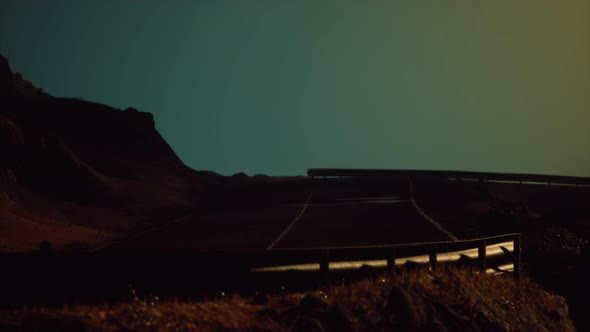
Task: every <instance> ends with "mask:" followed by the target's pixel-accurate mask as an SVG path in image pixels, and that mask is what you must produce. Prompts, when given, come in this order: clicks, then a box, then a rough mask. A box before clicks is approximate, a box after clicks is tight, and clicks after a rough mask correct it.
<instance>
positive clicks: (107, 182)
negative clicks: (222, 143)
mask: <svg viewBox="0 0 590 332" xmlns="http://www.w3.org/2000/svg"><path fill="white" fill-rule="evenodd" d="M204 174H210V172H207V173H204ZM200 175H202V174H201V173H200V172H197V171H194V170H192V169H190V168H189V167H187V166H186V165H184V164H183V163H182V161H181V160H180V159H179V158H178V156H176V154H175V153H174V151H173V150H172V149H171V148H170V146H169V145H168V144H167V143H166V141H165V140H164V139H163V138H162V137H161V136H160V134H159V133H158V131H157V130H156V128H155V124H154V119H153V116H152V114H150V113H146V112H140V111H137V110H136V109H133V108H128V109H126V110H124V111H122V110H120V109H116V108H113V107H110V106H107V105H103V104H98V103H93V102H88V101H84V100H80V99H71V98H56V97H53V96H50V95H48V94H46V93H44V92H43V91H42V90H41V89H38V88H36V87H35V86H34V85H33V84H32V83H31V82H29V81H26V80H24V79H23V78H22V76H21V75H20V74H18V73H17V74H15V73H13V72H12V70H11V69H10V67H9V65H8V61H7V60H6V59H5V58H4V57H2V56H0V251H30V250H37V249H38V248H39V242H40V241H42V240H48V241H49V242H50V243H51V244H53V245H54V247H56V248H61V249H67V248H71V249H74V248H75V247H76V248H77V249H80V248H90V247H92V246H95V245H98V244H100V243H105V242H108V241H110V240H112V239H113V238H116V237H120V236H124V235H125V234H128V233H130V232H133V231H134V230H138V229H142V228H146V227H149V226H150V225H152V224H154V223H158V222H163V221H166V220H168V219H170V218H174V217H176V216H178V215H182V214H186V213H188V212H189V211H191V209H193V208H194V207H195V204H198V200H199V199H198V198H199V197H200V196H202V195H203V193H204V187H203V186H201V185H200V184H199V180H197V179H198V178H199V177H200ZM203 176H204V175H203ZM207 176H211V175H207Z"/></svg>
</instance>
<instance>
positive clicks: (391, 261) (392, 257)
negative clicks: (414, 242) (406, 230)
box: [387, 247, 395, 271]
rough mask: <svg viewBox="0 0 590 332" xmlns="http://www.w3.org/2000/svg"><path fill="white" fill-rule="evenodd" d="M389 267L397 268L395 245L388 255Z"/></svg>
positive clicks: (390, 268) (389, 268)
mask: <svg viewBox="0 0 590 332" xmlns="http://www.w3.org/2000/svg"><path fill="white" fill-rule="evenodd" d="M387 269H388V270H390V271H393V270H395V247H394V248H391V252H390V253H389V256H387Z"/></svg>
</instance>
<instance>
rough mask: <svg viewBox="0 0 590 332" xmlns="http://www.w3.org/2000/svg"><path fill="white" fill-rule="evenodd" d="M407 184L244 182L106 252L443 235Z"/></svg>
mask: <svg viewBox="0 0 590 332" xmlns="http://www.w3.org/2000/svg"><path fill="white" fill-rule="evenodd" d="M411 196H412V195H411V189H410V186H409V185H408V183H407V182H396V183H387V182H372V183H364V182H358V181H355V180H344V181H343V180H335V181H330V180H314V181H311V182H310V181H308V182H306V183H305V184H302V185H301V186H296V187H294V186H293V185H292V184H290V185H289V186H287V185H281V184H273V185H269V186H264V185H262V186H258V187H256V186H255V187H252V188H250V187H243V188H240V189H239V190H232V191H231V192H228V193H227V194H224V195H220V196H219V197H218V199H217V202H216V204H215V206H216V207H215V208H213V209H211V210H210V211H208V212H207V213H205V214H201V215H194V216H187V217H185V218H181V219H179V220H176V221H174V222H171V223H168V224H166V225H164V226H161V227H159V228H157V229H154V230H151V231H147V232H143V233H141V234H138V235H136V236H135V237H132V238H130V239H128V240H125V241H122V242H121V243H117V244H114V245H112V246H110V247H108V248H106V249H105V250H108V251H159V252H169V251H195V250H203V249H271V248H302V247H327V246H354V245H383V244H394V243H411V242H428V241H440V240H449V234H447V233H446V232H445V231H444V230H442V229H441V228H439V227H437V226H436V225H435V224H433V223H432V220H429V219H428V218H425V216H424V215H422V214H421V213H420V212H419V211H418V210H417V209H416V207H415V204H414V203H413V202H412V201H413V200H412V197H411Z"/></svg>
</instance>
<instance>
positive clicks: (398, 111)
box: [0, 0, 590, 176]
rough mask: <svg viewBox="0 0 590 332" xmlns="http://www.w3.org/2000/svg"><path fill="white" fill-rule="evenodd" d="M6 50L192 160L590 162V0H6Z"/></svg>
mask: <svg viewBox="0 0 590 332" xmlns="http://www.w3.org/2000/svg"><path fill="white" fill-rule="evenodd" d="M0 53H2V54H4V55H5V56H6V57H7V58H8V59H9V61H10V63H11V66H12V68H13V70H14V71H18V72H21V73H23V75H24V77H25V78H27V79H30V80H31V81H33V82H34V83H35V84H36V85H37V86H38V87H41V88H43V89H44V90H45V91H46V92H48V93H50V94H52V95H55V96H64V97H79V98H83V99H86V100H91V101H96V102H101V103H105V104H109V105H112V106H114V107H119V108H123V109H124V108H126V107H129V106H132V107H135V108H137V109H139V110H142V111H147V112H151V113H153V114H154V116H155V119H156V127H157V129H158V130H159V131H160V133H161V134H162V136H164V138H165V139H166V140H167V141H168V143H169V144H170V145H171V146H172V148H173V149H174V150H175V151H176V153H177V154H178V155H179V156H180V158H181V159H182V160H183V161H184V162H185V163H186V164H187V165H189V166H191V167H193V168H195V169H201V170H203V169H204V170H213V171H216V172H219V173H221V174H224V175H230V174H233V173H235V172H239V171H244V172H246V173H248V174H250V175H253V174H257V173H265V174H270V175H300V174H305V172H306V169H307V168H310V167H347V168H402V169H406V168H407V169H454V170H473V171H492V172H526V173H541V174H558V175H578V176H590V0H580V1H575V0H570V1H554V0H529V1H524V0H523V1H508V0H500V1H467V0H465V1H452V0H450V1H343V0H340V1H280V0H271V1H255V0H253V1H241V0H240V1H220V0H214V1H213V0H212V1H131V0H128V1H104V0H103V1H79V0H76V1H57V0H52V1H42V0H39V1H26V0H18V1H12V0H10V1H8V0H3V1H2V10H1V11H0ZM105 135H108V128H105Z"/></svg>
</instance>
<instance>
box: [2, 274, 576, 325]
mask: <svg viewBox="0 0 590 332" xmlns="http://www.w3.org/2000/svg"><path fill="white" fill-rule="evenodd" d="M258 301H259V302H258V303H262V304H256V303H255V302H253V301H252V299H246V298H243V297H240V296H238V295H233V296H230V295H223V296H221V295H220V296H219V298H217V299H214V300H211V301H205V302H180V301H176V300H167V301H160V299H158V298H157V297H148V298H143V297H141V296H137V294H135V293H134V292H133V293H132V299H131V300H130V301H129V302H127V303H119V304H114V305H101V306H76V307H70V308H62V309H47V308H37V309H34V310H33V309H29V310H25V309H22V310H18V311H14V312H10V313H8V312H4V313H2V314H1V316H0V329H2V328H4V329H6V328H14V329H15V330H16V329H21V328H22V330H25V331H27V330H36V329H37V328H38V327H39V326H44V327H47V326H52V327H55V328H56V329H58V330H62V331H74V330H91V331H300V330H305V331H346V330H349V331H369V330H370V331H385V330H395V329H399V330H422V331H427V330H428V331H430V330H438V331H447V330H448V331H455V330H461V331H492V330H493V331H573V330H574V327H573V324H572V322H571V320H570V319H569V317H568V307H567V304H566V303H565V300H564V299H563V298H562V297H560V296H557V295H553V294H550V293H548V292H546V291H544V290H542V289H541V288H540V287H539V286H538V285H536V284H534V283H531V282H529V281H522V282H516V281H514V280H513V279H512V278H511V277H509V276H500V277H492V276H488V275H483V274H478V273H474V272H472V271H469V270H465V269H458V268H445V269H440V270H437V271H434V272H433V271H429V270H417V271H402V272H398V273H397V274H396V275H395V276H394V277H393V276H391V275H384V276H382V277H379V278H375V279H363V280H360V281H356V282H353V283H350V284H344V283H343V284H340V285H330V286H328V287H327V288H326V289H323V290H315V291H312V292H309V293H306V294H303V293H291V294H287V293H285V294H278V295H270V296H268V297H265V296H262V297H260V298H258ZM2 324H4V325H2Z"/></svg>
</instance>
